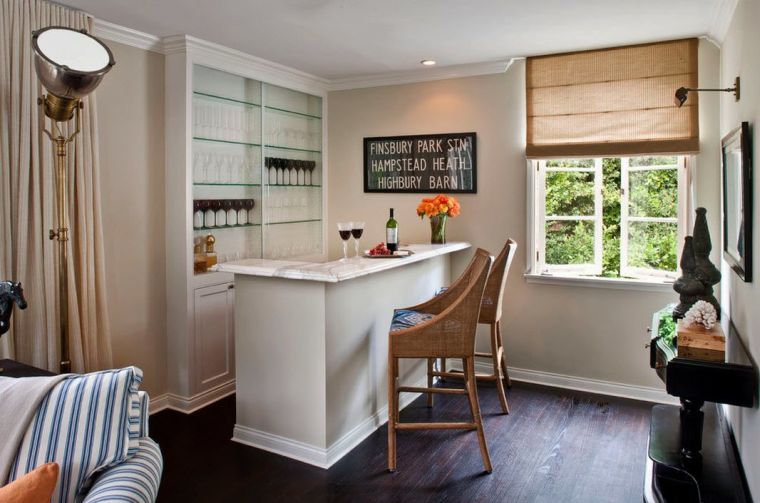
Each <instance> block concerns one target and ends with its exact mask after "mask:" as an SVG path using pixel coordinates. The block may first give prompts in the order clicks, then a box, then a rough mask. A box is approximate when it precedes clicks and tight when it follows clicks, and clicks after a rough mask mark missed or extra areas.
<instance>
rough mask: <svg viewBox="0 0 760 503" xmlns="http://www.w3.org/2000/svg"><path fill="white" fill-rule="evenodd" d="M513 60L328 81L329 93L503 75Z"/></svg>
mask: <svg viewBox="0 0 760 503" xmlns="http://www.w3.org/2000/svg"><path fill="white" fill-rule="evenodd" d="M515 59H520V58H511V59H508V60H505V61H493V62H487V63H472V64H468V65H452V66H442V67H437V68H421V69H419V70H415V71H406V72H395V73H384V74H379V75H364V76H360V77H351V78H346V79H335V80H331V81H330V91H344V90H348V89H362V88H366V87H380V86H397V85H401V84H414V83H416V82H429V81H433V80H445V79H458V78H462V77H474V76H476V75H491V74H495V73H504V72H506V71H507V69H508V68H509V67H510V66H511V65H512V62H513V61H514V60H515Z"/></svg>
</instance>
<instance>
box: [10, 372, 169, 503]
mask: <svg viewBox="0 0 760 503" xmlns="http://www.w3.org/2000/svg"><path fill="white" fill-rule="evenodd" d="M141 382H142V371H141V370H140V369H138V368H136V367H127V368H124V369H117V370H107V371H102V372H93V373H90V374H85V375H75V374H72V375H69V376H66V377H65V378H64V379H62V380H61V381H59V382H58V383H57V384H55V385H54V386H53V387H52V388H51V389H50V391H49V392H48V393H47V395H46V396H45V397H44V398H43V399H42V401H41V402H40V403H39V405H38V407H37V410H36V411H35V412H34V416H33V418H32V420H31V421H30V422H29V425H28V427H27V428H26V431H25V433H24V436H23V439H22V440H21V443H20V446H19V448H18V451H17V453H16V456H15V459H14V460H13V463H12V465H11V469H10V473H9V476H8V480H7V482H12V481H14V480H16V479H18V478H19V477H21V476H23V475H24V474H26V473H28V472H30V471H32V470H33V469H34V468H35V467H37V466H40V465H43V464H45V463H48V462H51V461H52V462H56V463H58V465H59V466H60V475H59V479H58V483H57V486H56V488H55V491H54V492H53V497H52V499H51V502H52V503H96V502H106V501H108V502H113V501H121V502H127V503H150V502H153V501H155V499H156V496H157V494H158V487H159V484H160V480H161V473H162V471H163V459H162V456H161V450H160V449H159V447H158V444H156V442H154V441H153V440H152V439H151V438H150V437H149V436H148V407H149V397H148V394H147V393H145V392H144V391H139V390H138V387H139V385H140V383H141Z"/></svg>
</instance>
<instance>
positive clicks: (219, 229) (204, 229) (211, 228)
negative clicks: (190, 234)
mask: <svg viewBox="0 0 760 503" xmlns="http://www.w3.org/2000/svg"><path fill="white" fill-rule="evenodd" d="M240 227H261V224H238V225H224V226H221V227H193V230H194V231H221V230H225V229H237V228H240Z"/></svg>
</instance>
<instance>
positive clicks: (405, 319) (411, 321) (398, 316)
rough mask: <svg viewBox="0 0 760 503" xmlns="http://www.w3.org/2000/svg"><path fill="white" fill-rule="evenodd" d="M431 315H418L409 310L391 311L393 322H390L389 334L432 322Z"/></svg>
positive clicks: (418, 313)
mask: <svg viewBox="0 0 760 503" xmlns="http://www.w3.org/2000/svg"><path fill="white" fill-rule="evenodd" d="M432 319H433V315H432V314H428V313H420V312H418V311H412V310H411V309H396V310H395V311H393V320H392V321H391V332H395V331H397V330H403V329H405V328H410V327H414V326H416V325H419V324H420V323H424V322H426V321H429V320H432Z"/></svg>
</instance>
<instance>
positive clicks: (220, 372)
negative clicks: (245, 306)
mask: <svg viewBox="0 0 760 503" xmlns="http://www.w3.org/2000/svg"><path fill="white" fill-rule="evenodd" d="M234 306H235V290H234V285H233V284H232V283H223V284H221V285H214V286H207V287H203V288H198V289H196V290H195V369H196V370H195V375H196V380H195V381H196V385H197V387H198V390H197V391H198V392H202V391H207V390H209V389H212V388H214V387H216V386H219V385H221V384H224V383H226V382H229V381H231V380H232V379H234V378H235V346H234V344H235V319H234V315H233V309H234Z"/></svg>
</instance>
